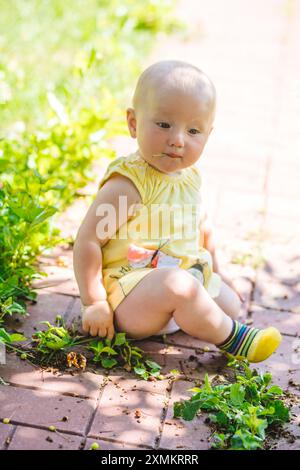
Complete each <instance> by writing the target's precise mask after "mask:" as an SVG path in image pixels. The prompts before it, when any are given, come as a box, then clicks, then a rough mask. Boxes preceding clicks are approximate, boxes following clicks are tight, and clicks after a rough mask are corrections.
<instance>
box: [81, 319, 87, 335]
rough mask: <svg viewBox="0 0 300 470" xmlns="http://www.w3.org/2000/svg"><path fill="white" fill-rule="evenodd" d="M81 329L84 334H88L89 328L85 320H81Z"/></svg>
mask: <svg viewBox="0 0 300 470" xmlns="http://www.w3.org/2000/svg"><path fill="white" fill-rule="evenodd" d="M82 329H83V331H84V332H85V333H88V332H89V326H88V323H87V321H86V320H82Z"/></svg>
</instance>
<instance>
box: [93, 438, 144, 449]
mask: <svg viewBox="0 0 300 470" xmlns="http://www.w3.org/2000/svg"><path fill="white" fill-rule="evenodd" d="M94 442H96V443H97V444H98V445H99V451H100V452H101V450H135V449H137V450H139V449H141V450H142V449H146V447H138V446H136V445H135V444H125V443H124V442H114V441H103V440H100V439H95V438H94V439H91V438H89V439H87V441H86V444H85V447H84V450H91V445H92V444H93V443H94Z"/></svg>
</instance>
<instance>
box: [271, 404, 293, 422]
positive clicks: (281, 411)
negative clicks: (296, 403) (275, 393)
mask: <svg viewBox="0 0 300 470" xmlns="http://www.w3.org/2000/svg"><path fill="white" fill-rule="evenodd" d="M272 406H273V407H274V415H273V418H274V420H275V419H276V420H278V421H282V422H288V421H289V419H290V412H289V409H288V408H287V407H286V406H285V405H284V404H283V403H282V401H280V400H275V401H274V402H273V403H272Z"/></svg>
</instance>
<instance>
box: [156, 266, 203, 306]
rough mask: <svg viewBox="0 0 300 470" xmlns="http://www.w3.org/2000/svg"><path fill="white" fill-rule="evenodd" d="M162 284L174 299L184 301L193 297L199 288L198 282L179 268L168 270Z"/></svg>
mask: <svg viewBox="0 0 300 470" xmlns="http://www.w3.org/2000/svg"><path fill="white" fill-rule="evenodd" d="M164 284H165V287H167V289H168V291H169V293H170V294H171V295H173V296H174V297H175V298H176V299H185V300H187V299H190V298H193V297H195V296H196V294H197V292H198V290H199V287H200V283H199V281H197V279H195V278H194V277H193V276H192V275H191V274H190V273H189V272H187V271H186V270H185V269H181V268H170V269H168V272H167V275H166V276H165V279H164Z"/></svg>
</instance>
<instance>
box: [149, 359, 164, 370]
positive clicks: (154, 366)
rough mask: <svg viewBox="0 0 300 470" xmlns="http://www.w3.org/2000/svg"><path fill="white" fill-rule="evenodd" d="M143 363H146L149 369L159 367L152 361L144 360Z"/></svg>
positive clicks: (159, 367) (157, 368)
mask: <svg viewBox="0 0 300 470" xmlns="http://www.w3.org/2000/svg"><path fill="white" fill-rule="evenodd" d="M145 364H147V366H148V367H149V368H150V369H153V370H160V369H161V366H160V365H159V364H157V363H156V362H154V361H149V360H147V361H145Z"/></svg>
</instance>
